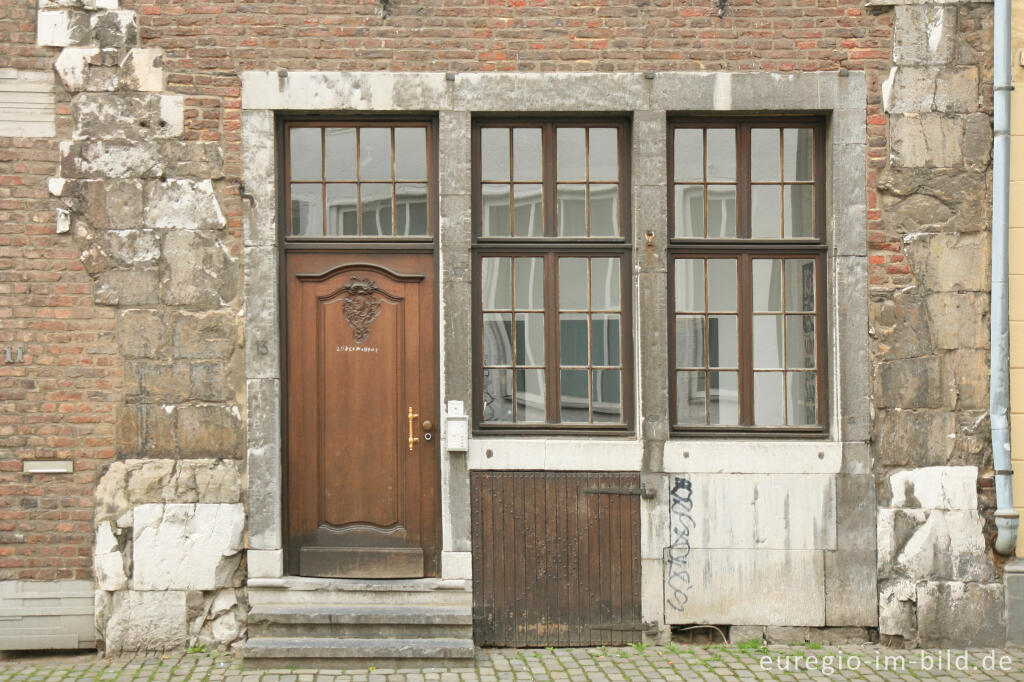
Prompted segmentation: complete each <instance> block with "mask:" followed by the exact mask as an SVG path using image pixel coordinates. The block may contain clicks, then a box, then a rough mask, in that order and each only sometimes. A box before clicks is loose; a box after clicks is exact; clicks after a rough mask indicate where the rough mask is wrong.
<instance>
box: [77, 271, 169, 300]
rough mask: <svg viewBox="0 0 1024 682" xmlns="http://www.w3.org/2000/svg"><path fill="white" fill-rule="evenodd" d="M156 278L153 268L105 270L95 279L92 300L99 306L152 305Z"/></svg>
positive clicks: (154, 296)
mask: <svg viewBox="0 0 1024 682" xmlns="http://www.w3.org/2000/svg"><path fill="white" fill-rule="evenodd" d="M158 278H159V273H158V271H157V270H156V269H155V268H144V269H138V270H136V269H130V270H107V271H106V272H103V273H101V274H100V275H99V276H98V277H96V282H95V283H94V284H93V300H95V301H96V303H97V304H99V305H122V306H126V305H153V304H155V303H156V302H157V291H158V287H159V284H158V282H159V279H158Z"/></svg>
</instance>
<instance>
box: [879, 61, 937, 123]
mask: <svg viewBox="0 0 1024 682" xmlns="http://www.w3.org/2000/svg"><path fill="white" fill-rule="evenodd" d="M940 73H942V68H941V67H915V66H904V67H902V68H898V69H896V73H895V74H894V75H893V79H892V94H891V95H890V96H889V97H888V98H886V99H887V101H886V105H885V110H886V111H887V112H889V113H892V114H913V113H923V112H928V111H933V110H934V109H935V90H936V80H937V79H938V77H939V74H940Z"/></svg>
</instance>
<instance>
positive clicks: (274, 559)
mask: <svg viewBox="0 0 1024 682" xmlns="http://www.w3.org/2000/svg"><path fill="white" fill-rule="evenodd" d="M245 560H246V565H247V567H248V569H249V570H248V575H249V577H250V578H280V577H281V576H282V575H284V552H283V551H282V550H280V549H274V550H267V549H264V550H253V549H250V550H249V551H248V552H246V553H245Z"/></svg>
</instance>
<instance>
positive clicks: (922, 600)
mask: <svg viewBox="0 0 1024 682" xmlns="http://www.w3.org/2000/svg"><path fill="white" fill-rule="evenodd" d="M917 630H918V636H919V637H920V643H921V645H922V646H925V647H960V648H964V647H999V646H1003V644H1005V642H1006V618H1005V616H1004V613H1003V586H1002V585H1000V584H998V583H992V584H978V583H959V582H926V583H922V584H920V585H918V586H917Z"/></svg>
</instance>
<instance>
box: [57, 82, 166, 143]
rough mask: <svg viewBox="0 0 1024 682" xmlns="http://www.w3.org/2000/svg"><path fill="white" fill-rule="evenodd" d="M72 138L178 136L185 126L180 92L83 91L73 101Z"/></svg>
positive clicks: (127, 138)
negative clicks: (177, 93)
mask: <svg viewBox="0 0 1024 682" xmlns="http://www.w3.org/2000/svg"><path fill="white" fill-rule="evenodd" d="M72 119H73V120H74V122H75V128H74V131H73V133H72V134H73V137H74V139H79V140H81V139H97V138H98V139H111V140H132V141H140V140H151V139H154V138H161V137H177V136H178V135H181V133H182V131H183V126H184V97H183V96H182V95H161V94H148V93H146V94H143V93H136V92H127V93H125V92H113V93H106V92H100V93H97V92H83V93H81V94H80V95H78V96H76V97H75V98H74V100H72Z"/></svg>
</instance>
